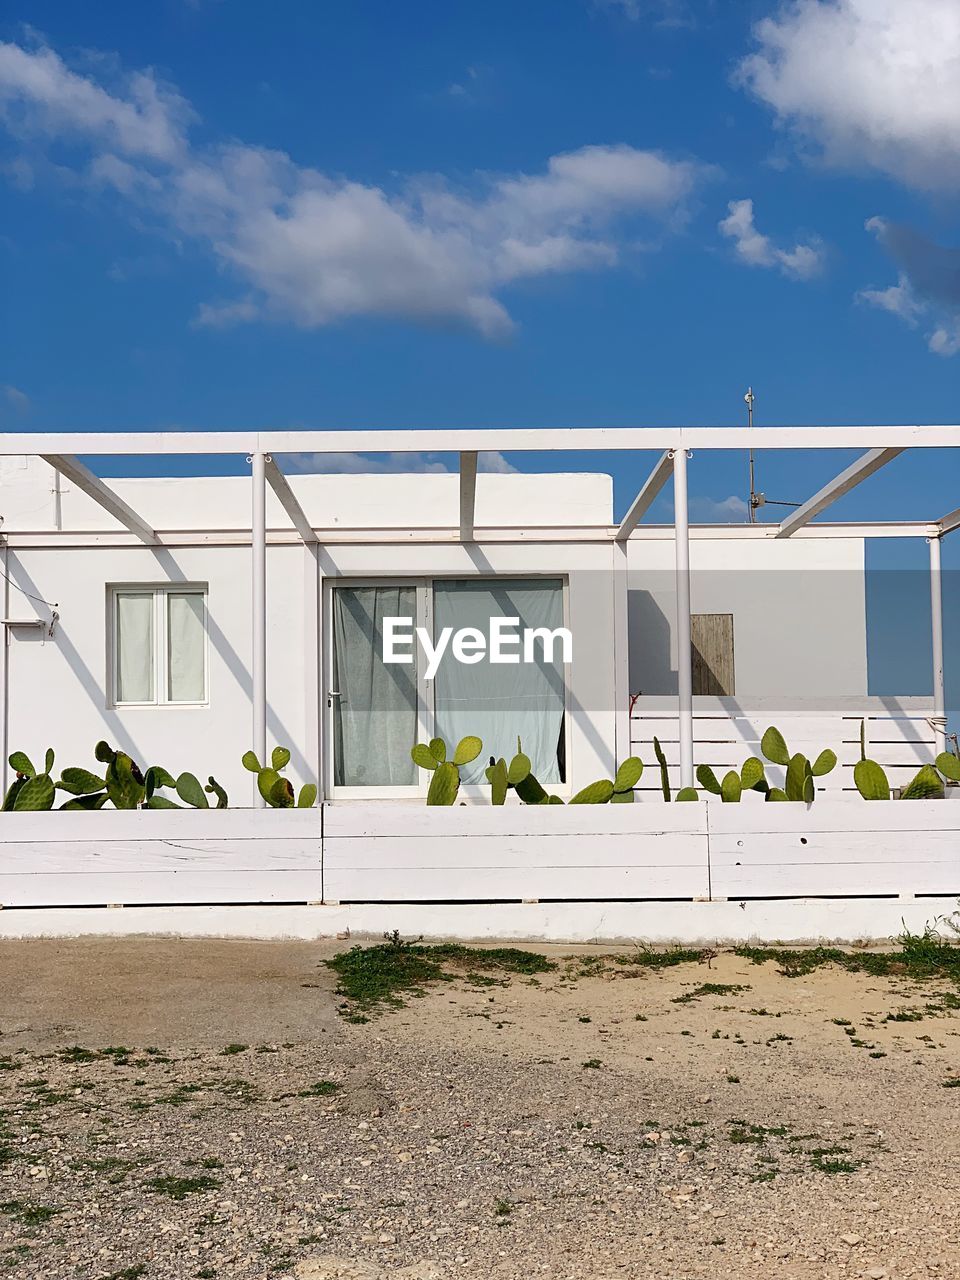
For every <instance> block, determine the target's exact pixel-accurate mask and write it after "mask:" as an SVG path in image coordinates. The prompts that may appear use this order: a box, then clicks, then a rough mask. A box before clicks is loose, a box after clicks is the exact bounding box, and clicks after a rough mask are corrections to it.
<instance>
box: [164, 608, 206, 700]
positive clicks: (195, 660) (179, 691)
mask: <svg viewBox="0 0 960 1280" xmlns="http://www.w3.org/2000/svg"><path fill="white" fill-rule="evenodd" d="M203 667H204V635H203V595H202V593H201V592H199V591H169V592H167V699H168V701H170V702H203V700H204V698H205V697H206V689H205V688H204V670H203Z"/></svg>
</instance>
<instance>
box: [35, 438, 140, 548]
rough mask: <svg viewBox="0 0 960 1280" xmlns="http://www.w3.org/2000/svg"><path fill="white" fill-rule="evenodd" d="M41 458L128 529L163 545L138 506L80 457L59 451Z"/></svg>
mask: <svg viewBox="0 0 960 1280" xmlns="http://www.w3.org/2000/svg"><path fill="white" fill-rule="evenodd" d="M40 457H41V458H42V459H43V460H44V462H46V463H48V464H49V465H50V466H51V467H53V469H54V471H59V473H60V474H61V475H62V476H64V477H65V478H66V479H67V480H69V481H70V483H71V484H72V485H73V486H74V487H75V488H77V489H79V490H80V491H81V492H82V493H85V494H86V495H87V497H88V498H92V499H93V500H94V502H96V503H97V505H98V506H100V507H102V508H103V510H104V511H106V512H108V514H109V515H111V516H113V518H114V519H115V520H119V521H120V523H121V524H122V525H123V526H124V528H126V529H129V530H130V532H131V533H133V534H136V536H137V537H138V538H139V539H140V541H141V542H145V543H146V544H147V545H148V546H151V547H153V546H157V545H158V544H159V542H160V539H159V538H158V537H157V535H156V532H155V531H154V530H153V529H151V528H150V526H149V525H148V524H147V522H146V521H145V520H141V518H140V517H139V516H138V515H137V513H136V512H135V511H134V509H133V508H132V507H130V506H128V505H127V504H126V503H125V502H124V500H123V499H122V498H121V497H120V496H119V494H116V493H114V491H113V490H112V489H111V488H110V487H109V486H108V485H105V484H104V483H103V481H102V480H101V479H100V478H99V477H98V476H95V475H94V474H93V472H92V471H91V470H90V469H89V468H88V467H85V466H84V465H83V463H82V462H81V461H80V460H79V459H78V458H72V457H66V456H64V455H63V454H59V453H42V454H40Z"/></svg>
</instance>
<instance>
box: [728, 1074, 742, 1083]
mask: <svg viewBox="0 0 960 1280" xmlns="http://www.w3.org/2000/svg"><path fill="white" fill-rule="evenodd" d="M739 1083H740V1077H739V1076H727V1084H739Z"/></svg>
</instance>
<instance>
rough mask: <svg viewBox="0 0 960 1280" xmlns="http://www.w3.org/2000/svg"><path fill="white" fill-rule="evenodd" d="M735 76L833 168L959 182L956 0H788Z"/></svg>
mask: <svg viewBox="0 0 960 1280" xmlns="http://www.w3.org/2000/svg"><path fill="white" fill-rule="evenodd" d="M753 34H754V37H755V39H756V43H757V46H758V48H757V49H756V51H755V52H753V53H751V54H750V55H748V56H747V57H745V58H743V59H742V61H741V62H740V64H739V66H738V68H737V72H736V80H737V82H738V83H739V84H741V85H743V86H745V87H746V88H748V89H749V90H750V91H751V92H752V93H753V94H754V95H755V96H756V97H758V98H759V99H760V100H761V101H762V102H765V103H766V104H767V105H768V106H769V107H771V108H772V109H773V111H774V112H775V113H776V116H777V119H778V120H779V121H780V122H781V123H782V124H784V125H786V126H788V127H791V128H793V129H795V130H796V131H797V132H798V133H799V134H800V135H801V136H802V137H804V138H806V139H809V140H810V141H811V142H813V143H814V144H815V145H816V146H817V147H819V148H820V149H821V151H822V153H823V156H824V158H825V159H826V160H827V161H828V162H829V163H831V164H837V165H846V166H852V167H856V168H860V167H862V166H864V165H868V166H871V167H873V168H875V169H878V170H880V171H881V172H883V173H886V174H888V175H890V176H891V177H893V178H896V179H897V180H899V181H901V182H904V183H907V184H908V185H911V186H917V187H922V188H929V189H950V188H955V187H957V186H958V185H960V128H958V125H957V122H958V120H960V5H958V3H957V0H782V3H781V4H780V5H779V8H778V10H777V12H776V13H775V14H774V15H773V16H772V17H768V18H765V19H763V21H761V22H759V23H757V25H756V26H755V27H754V32H753Z"/></svg>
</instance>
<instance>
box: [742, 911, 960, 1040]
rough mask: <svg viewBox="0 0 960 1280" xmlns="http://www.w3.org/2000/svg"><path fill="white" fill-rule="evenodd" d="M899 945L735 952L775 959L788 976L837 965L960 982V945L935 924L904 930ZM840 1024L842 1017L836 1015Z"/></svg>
mask: <svg viewBox="0 0 960 1280" xmlns="http://www.w3.org/2000/svg"><path fill="white" fill-rule="evenodd" d="M897 942H898V943H899V947H898V948H896V949H895V950H891V951H876V952H873V951H853V952H847V951H841V950H840V949H839V948H838V947H807V948H804V949H797V950H792V949H790V948H787V947H749V946H741V947H735V948H734V952H735V954H736V955H738V956H742V957H743V958H744V959H745V960H750V961H751V962H752V963H753V964H765V963H767V961H772V962H773V963H775V964H776V965H777V966H778V967H779V970H780V973H781V974H782V975H783V976H784V977H785V978H800V977H804V976H805V975H807V974H810V973H813V972H814V971H815V970H816V969H821V968H823V967H824V966H825V965H836V966H837V967H838V968H840V969H846V970H847V971H848V972H849V973H868V974H870V975H871V976H873V977H884V978H885V977H897V976H906V977H911V978H932V977H945V978H950V979H952V981H953V982H955V983H960V947H958V946H956V945H954V944H952V943H950V942H948V941H947V940H946V939H944V938H943V937H942V936H941V935H940V934H939V933H938V932H937V930H936V929H935V928H934V927H933V926H932V925H927V926H926V928H925V929H924V931H923V933H920V934H917V933H911V932H910V931H909V930H905V931H904V933H902V934H901V935H900V937H899V938H897ZM836 1021H838V1022H839V1023H840V1024H841V1025H843V1023H842V1019H836Z"/></svg>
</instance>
